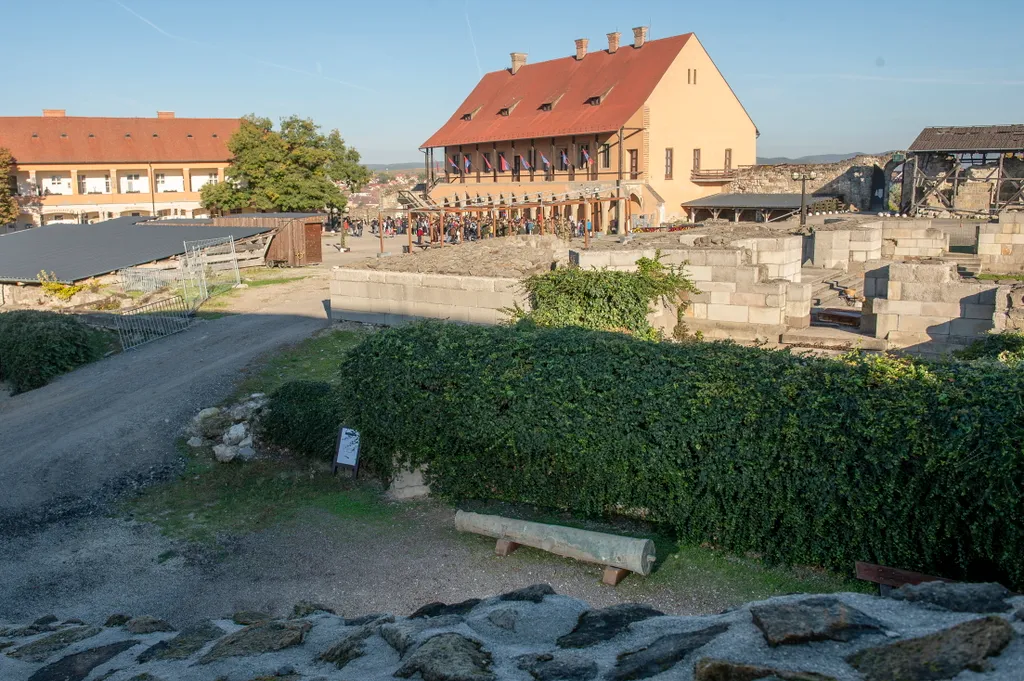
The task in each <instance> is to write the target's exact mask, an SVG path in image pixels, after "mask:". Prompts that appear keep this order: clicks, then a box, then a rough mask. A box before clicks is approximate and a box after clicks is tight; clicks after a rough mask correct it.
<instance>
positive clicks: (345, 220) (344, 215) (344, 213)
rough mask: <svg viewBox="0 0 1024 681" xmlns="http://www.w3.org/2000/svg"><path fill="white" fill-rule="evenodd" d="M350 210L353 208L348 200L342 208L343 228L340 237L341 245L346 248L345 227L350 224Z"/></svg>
mask: <svg viewBox="0 0 1024 681" xmlns="http://www.w3.org/2000/svg"><path fill="white" fill-rule="evenodd" d="M349 210H351V209H350V208H349V206H348V202H347V201H346V202H345V206H344V207H343V208H342V209H341V230H340V232H341V239H340V243H341V247H342V248H345V229H346V227H347V226H348V225H347V223H348V213H349Z"/></svg>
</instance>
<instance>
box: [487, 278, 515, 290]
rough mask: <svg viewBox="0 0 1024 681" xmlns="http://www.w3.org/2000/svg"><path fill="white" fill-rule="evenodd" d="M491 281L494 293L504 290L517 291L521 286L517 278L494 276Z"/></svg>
mask: <svg viewBox="0 0 1024 681" xmlns="http://www.w3.org/2000/svg"><path fill="white" fill-rule="evenodd" d="M492 283H493V284H494V292H495V293H502V292H504V291H510V292H517V291H519V290H520V288H522V285H521V284H520V283H519V280H518V279H506V278H504V277H502V278H495V279H493V280H492Z"/></svg>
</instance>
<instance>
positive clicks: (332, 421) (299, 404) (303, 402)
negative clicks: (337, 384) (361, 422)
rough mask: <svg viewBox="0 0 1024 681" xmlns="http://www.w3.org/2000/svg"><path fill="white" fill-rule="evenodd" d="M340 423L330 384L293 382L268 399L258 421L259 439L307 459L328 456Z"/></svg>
mask: <svg viewBox="0 0 1024 681" xmlns="http://www.w3.org/2000/svg"><path fill="white" fill-rule="evenodd" d="M340 423H341V412H340V410H339V407H338V399H337V395H335V393H334V389H333V388H332V387H331V384H330V383H325V382H323V381H292V382H291V383H285V384H284V385H282V386H281V387H280V388H278V389H277V390H275V391H274V392H272V393H271V394H270V395H269V396H268V398H267V410H266V411H265V412H264V414H263V415H262V416H261V417H260V430H261V436H262V438H263V439H264V440H265V441H267V442H269V443H271V444H274V445H277V446H278V447H284V448H285V449H287V450H289V451H291V452H294V453H295V454H300V455H302V456H309V457H322V456H325V455H327V456H329V454H330V452H331V451H332V450H333V449H334V441H335V438H336V437H337V435H338V426H339V424H340Z"/></svg>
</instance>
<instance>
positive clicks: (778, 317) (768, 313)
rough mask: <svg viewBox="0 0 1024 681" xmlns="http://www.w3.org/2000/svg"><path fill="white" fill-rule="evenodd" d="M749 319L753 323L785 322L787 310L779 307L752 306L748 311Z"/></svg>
mask: <svg viewBox="0 0 1024 681" xmlns="http://www.w3.org/2000/svg"><path fill="white" fill-rule="evenodd" d="M747 321H748V322H749V323H751V324H783V323H785V310H783V309H782V308H779V307H774V308H768V307H758V306H750V308H749V310H748V311H747Z"/></svg>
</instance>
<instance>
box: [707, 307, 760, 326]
mask: <svg viewBox="0 0 1024 681" xmlns="http://www.w3.org/2000/svg"><path fill="white" fill-rule="evenodd" d="M749 314H750V308H748V307H747V306H746V305H723V304H715V303H709V304H708V319H712V320H717V321H723V322H746V321H747V320H748V317H749Z"/></svg>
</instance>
